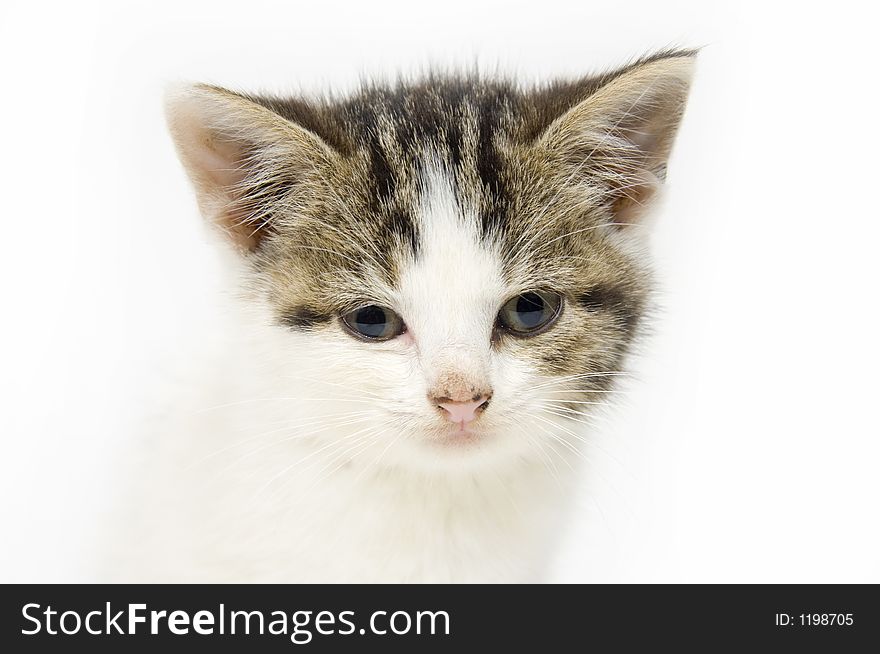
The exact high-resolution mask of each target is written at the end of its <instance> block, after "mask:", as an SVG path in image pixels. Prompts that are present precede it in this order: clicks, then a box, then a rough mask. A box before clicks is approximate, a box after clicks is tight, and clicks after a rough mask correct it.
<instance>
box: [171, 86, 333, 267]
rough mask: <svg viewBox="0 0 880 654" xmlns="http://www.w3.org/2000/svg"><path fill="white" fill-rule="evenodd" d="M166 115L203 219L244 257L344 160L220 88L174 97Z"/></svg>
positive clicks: (307, 135) (187, 91) (259, 107)
mask: <svg viewBox="0 0 880 654" xmlns="http://www.w3.org/2000/svg"><path fill="white" fill-rule="evenodd" d="M166 114H167V118H168V127H169V130H170V132H171V135H172V137H173V138H174V143H175V145H176V147H177V152H178V155H179V156H180V160H181V161H182V162H183V165H184V167H185V168H186V171H187V173H188V174H189V177H190V179H191V180H192V183H193V185H194V186H195V189H196V195H197V197H198V202H199V208H200V209H201V212H202V214H203V215H204V216H205V218H207V219H208V220H209V221H211V222H212V223H213V224H215V225H217V226H218V227H220V228H221V229H222V230H223V231H225V232H226V233H227V234H228V235H229V237H230V239H231V240H232V242H233V243H234V244H235V245H236V246H237V247H239V248H240V249H242V250H244V251H250V252H252V251H254V250H256V249H257V248H258V247H259V246H260V243H261V241H262V239H263V238H264V237H265V236H266V235H267V233H269V232H271V230H272V219H271V216H272V209H273V207H274V206H277V203H278V202H280V201H283V200H284V199H285V198H287V197H288V196H289V194H290V193H292V192H296V191H297V190H301V191H304V189H305V188H306V187H307V186H308V182H309V181H310V180H312V179H313V178H314V177H315V176H316V175H319V174H320V172H321V170H322V169H323V168H325V167H326V166H327V165H329V164H330V162H331V161H332V159H333V158H334V157H335V156H336V153H335V151H334V150H332V149H331V148H330V146H329V145H327V144H326V143H325V142H324V141H323V140H321V138H320V137H319V136H317V135H316V134H314V133H312V132H310V131H308V130H306V129H304V128H303V127H300V126H299V125H296V124H294V123H292V122H290V121H289V120H286V119H284V118H282V117H281V116H279V115H278V114H276V113H275V112H273V111H271V110H269V109H267V108H266V107H264V106H262V105H260V104H257V103H256V102H255V101H253V100H251V99H249V98H246V97H244V96H242V95H239V94H237V93H233V92H232V91H227V90H226V89H222V88H219V87H214V86H208V85H197V86H191V87H185V88H178V89H173V90H171V91H169V92H168V94H167V96H166Z"/></svg>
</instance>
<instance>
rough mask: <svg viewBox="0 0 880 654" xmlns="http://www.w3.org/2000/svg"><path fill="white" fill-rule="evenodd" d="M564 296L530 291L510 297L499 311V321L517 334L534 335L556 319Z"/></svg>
mask: <svg viewBox="0 0 880 654" xmlns="http://www.w3.org/2000/svg"><path fill="white" fill-rule="evenodd" d="M561 309H562V296H561V295H559V293H552V292H549V291H529V292H528V293H523V294H522V295H517V296H516V297H514V298H511V299H509V300H508V301H507V302H506V303H505V304H504V306H503V307H501V311H500V312H499V313H498V323H499V324H500V325H501V326H502V327H504V328H505V329H507V330H508V331H509V332H512V333H513V334H516V335H517V336H533V335H535V334H539V333H540V332H542V331H544V330H545V329H546V328H547V327H549V326H550V325H551V324H553V323H554V322H555V321H556V318H558V317H559V313H560V310H561Z"/></svg>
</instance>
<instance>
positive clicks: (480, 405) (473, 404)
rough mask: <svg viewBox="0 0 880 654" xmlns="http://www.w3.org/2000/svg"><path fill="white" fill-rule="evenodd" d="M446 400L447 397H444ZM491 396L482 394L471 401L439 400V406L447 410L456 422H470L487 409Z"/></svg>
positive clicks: (450, 417) (448, 414) (449, 416)
mask: <svg viewBox="0 0 880 654" xmlns="http://www.w3.org/2000/svg"><path fill="white" fill-rule="evenodd" d="M442 399H444V400H446V399H447V398H442ZM488 404H489V398H487V397H486V396H485V395H480V396H479V397H477V399H476V400H472V401H469V402H452V401H445V402H437V406H439V407H440V408H441V409H443V410H444V411H446V414H447V417H448V418H449V419H450V420H451V421H452V422H455V423H465V424H467V423H469V422H471V421H473V420H475V419H476V417H477V416H478V415H479V414H480V413H482V412H483V411H485V410H486V407H487V406H488Z"/></svg>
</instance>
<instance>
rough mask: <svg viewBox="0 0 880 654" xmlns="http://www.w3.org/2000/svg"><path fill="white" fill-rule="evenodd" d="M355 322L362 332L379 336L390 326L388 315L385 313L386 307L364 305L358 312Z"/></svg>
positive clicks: (375, 336) (366, 334) (374, 336)
mask: <svg viewBox="0 0 880 654" xmlns="http://www.w3.org/2000/svg"><path fill="white" fill-rule="evenodd" d="M354 322H355V325H356V326H357V328H358V331H359V332H360V333H362V334H364V335H365V336H371V337H373V338H378V337H380V336H382V335H383V334H384V332H385V329H386V328H387V327H388V316H386V315H385V309H383V308H382V307H377V306H371V307H364V308H363V309H360V310H359V311H358V312H357V315H356V316H355V319H354Z"/></svg>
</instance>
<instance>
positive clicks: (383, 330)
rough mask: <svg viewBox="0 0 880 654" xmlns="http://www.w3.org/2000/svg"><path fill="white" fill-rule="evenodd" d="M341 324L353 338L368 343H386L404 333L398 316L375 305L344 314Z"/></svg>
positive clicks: (404, 326) (404, 329) (404, 328)
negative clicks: (355, 337) (367, 341)
mask: <svg viewBox="0 0 880 654" xmlns="http://www.w3.org/2000/svg"><path fill="white" fill-rule="evenodd" d="M342 324H344V325H345V326H346V327H347V328H348V330H349V331H350V332H351V333H352V334H354V335H355V336H357V337H359V338H362V339H365V340H370V341H387V340H389V339H392V338H394V337H395V336H400V335H401V334H402V333H403V332H404V331H406V325H404V324H403V319H402V318H401V317H400V316H398V315H397V314H396V313H394V312H393V311H392V310H391V309H386V308H384V307H380V306H377V305H375V304H371V305H368V306H365V307H361V308H360V309H355V310H354V311H349V312H348V313H346V314H344V315H343V316H342Z"/></svg>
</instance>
